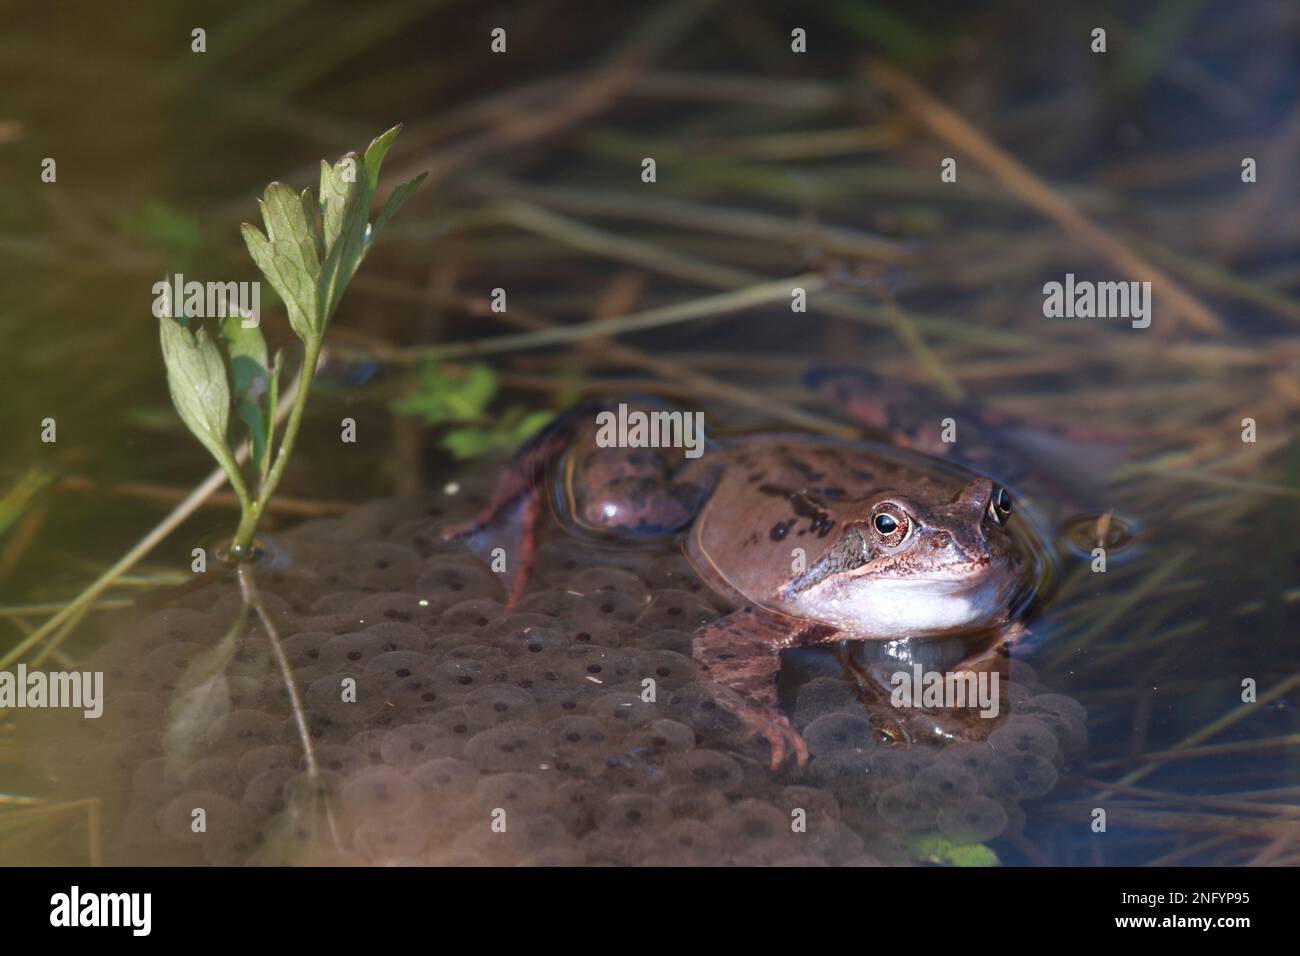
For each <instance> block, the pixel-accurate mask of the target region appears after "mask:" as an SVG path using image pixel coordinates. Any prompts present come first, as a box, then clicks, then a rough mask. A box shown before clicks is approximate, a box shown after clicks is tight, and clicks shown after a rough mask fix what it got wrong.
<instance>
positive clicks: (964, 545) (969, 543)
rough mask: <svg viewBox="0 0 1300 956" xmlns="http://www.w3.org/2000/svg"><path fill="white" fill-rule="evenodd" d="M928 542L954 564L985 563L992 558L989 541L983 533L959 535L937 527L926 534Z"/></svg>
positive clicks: (947, 560) (935, 550) (937, 552)
mask: <svg viewBox="0 0 1300 956" xmlns="http://www.w3.org/2000/svg"><path fill="white" fill-rule="evenodd" d="M926 542H927V543H928V544H929V546H930V548H931V549H932V550H933V551H934V552H935V553H936V554H938V555H940V556H941V557H942V558H944V559H945V560H946V562H950V563H953V564H984V563H986V562H988V560H989V558H990V553H989V542H988V539H987V538H986V537H985V536H984V535H983V534H979V533H975V534H962V535H957V534H954V533H953V532H951V531H947V530H943V529H936V530H932V531H930V532H929V533H928V534H927V535H926Z"/></svg>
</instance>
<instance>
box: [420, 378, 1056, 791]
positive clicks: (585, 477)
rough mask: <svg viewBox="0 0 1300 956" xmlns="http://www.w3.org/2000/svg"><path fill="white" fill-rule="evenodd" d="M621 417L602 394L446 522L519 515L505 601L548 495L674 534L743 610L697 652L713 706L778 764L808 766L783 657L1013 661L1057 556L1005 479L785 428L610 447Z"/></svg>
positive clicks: (631, 529) (590, 514)
mask: <svg viewBox="0 0 1300 956" xmlns="http://www.w3.org/2000/svg"><path fill="white" fill-rule="evenodd" d="M620 404H621V405H622V406H623V408H622V409H621V410H620V411H621V413H624V414H626V411H627V409H628V408H629V405H628V403H626V402H620ZM613 407H614V402H613V400H612V399H601V400H595V401H591V402H588V403H585V404H584V405H582V406H579V407H578V408H576V409H573V410H572V411H570V412H569V413H567V414H565V415H563V416H561V417H560V418H559V419H557V420H556V421H555V422H554V423H553V424H552V425H551V426H550V427H548V428H547V429H545V430H544V431H543V432H541V433H540V434H539V435H538V436H536V437H535V438H534V439H532V440H530V441H529V442H528V443H526V444H525V446H524V447H523V448H521V449H520V451H519V452H518V453H517V455H516V456H515V458H514V460H513V462H512V464H511V466H510V467H509V468H507V470H506V471H505V473H504V474H503V475H502V477H501V479H500V481H499V482H498V485H497V489H496V492H495V493H494V495H493V496H492V499H491V500H490V501H489V503H488V505H487V506H486V508H484V509H483V511H482V512H481V513H480V514H478V515H477V516H475V517H474V518H473V519H471V520H469V521H467V522H463V523H461V524H458V525H456V526H453V527H451V528H449V529H447V530H446V532H445V537H447V538H449V539H466V538H470V537H472V536H474V535H478V534H482V533H485V532H486V531H487V530H488V529H489V528H490V527H491V526H492V525H493V524H494V523H495V522H500V521H501V520H502V517H503V516H504V515H510V516H513V517H512V518H511V520H510V521H509V525H510V527H512V528H513V529H514V533H515V537H516V539H517V545H516V549H515V551H516V554H517V559H518V560H517V565H518V567H519V568H520V569H521V570H520V571H519V572H517V573H516V575H515V577H514V580H513V581H512V583H511V585H510V587H509V591H510V593H509V595H508V603H509V604H510V605H511V606H513V605H514V604H516V603H517V602H518V601H519V599H520V598H521V596H522V594H523V593H524V590H525V589H526V587H527V579H528V571H529V569H530V567H531V562H532V559H533V556H534V553H535V548H536V536H537V526H538V522H539V520H540V516H541V514H542V512H543V506H544V505H545V504H546V503H549V504H550V505H551V511H552V512H553V514H554V516H555V517H556V518H557V519H558V520H559V521H560V522H561V524H563V525H565V526H567V527H569V528H570V529H571V530H573V531H575V532H576V533H582V534H596V535H600V536H602V537H605V538H607V539H611V540H614V541H618V540H628V541H629V542H630V541H632V540H636V541H638V542H641V541H644V540H646V539H656V538H657V539H665V540H670V539H675V540H676V541H678V542H680V544H681V546H682V548H683V549H684V551H685V554H686V557H687V559H688V561H689V563H690V565H691V567H692V569H693V570H694V572H695V573H696V574H697V575H698V577H699V578H700V580H701V581H702V582H703V583H704V584H705V585H706V586H707V587H709V588H710V589H711V590H712V591H714V592H715V593H716V594H718V595H719V596H720V597H721V598H722V599H723V600H724V601H725V602H727V603H728V604H729V605H730V606H731V607H733V608H734V610H732V611H731V612H730V613H727V614H725V615H723V616H721V617H719V618H718V619H716V620H714V621H711V622H709V623H706V624H704V625H702V626H701V627H700V628H699V630H698V631H697V632H696V633H695V634H694V637H693V641H692V657H693V658H694V660H695V662H696V664H697V666H698V668H699V670H700V673H701V676H702V677H703V679H704V680H706V681H707V682H709V683H710V684H712V685H713V688H714V690H715V691H716V696H717V700H718V702H719V703H720V704H721V705H722V706H723V707H724V708H725V709H726V710H728V711H730V712H731V713H732V714H734V715H735V716H736V717H737V718H738V719H739V721H740V723H741V724H742V725H743V726H744V728H746V730H747V731H748V732H749V733H751V734H752V735H756V736H758V737H761V738H762V739H764V740H765V741H766V742H767V744H768V746H769V752H770V767H771V769H772V770H773V771H777V770H779V769H780V768H781V767H782V766H783V765H785V764H786V763H787V761H788V760H789V759H791V758H792V759H793V761H794V762H795V764H796V765H797V766H799V767H802V766H804V765H806V764H807V762H808V760H809V750H808V746H807V743H806V742H805V741H804V739H803V737H802V735H801V734H800V733H799V732H798V731H797V730H796V729H795V727H794V725H793V723H792V722H791V720H790V718H789V717H788V716H787V715H786V713H785V712H784V711H783V710H782V708H781V706H780V704H779V700H778V691H777V676H778V674H779V672H780V669H781V654H782V652H783V651H789V650H792V649H795V648H803V647H813V646H819V645H843V644H845V643H851V642H869V643H871V644H873V645H876V646H882V647H889V648H897V647H900V646H907V645H909V644H910V643H912V642H916V641H928V640H935V641H937V642H938V643H937V644H936V645H935V646H939V647H943V648H954V647H955V648H957V650H956V651H947V652H945V653H946V654H947V657H946V658H945V661H944V663H945V664H946V665H947V666H950V667H951V668H952V669H954V670H963V669H970V670H983V669H994V668H1005V661H1006V658H1007V657H1008V655H1009V653H1010V649H1011V647H1013V646H1014V645H1015V644H1016V642H1017V641H1018V640H1020V639H1021V638H1022V637H1023V636H1024V634H1025V633H1026V628H1025V625H1024V623H1023V619H1024V616H1025V611H1026V608H1027V602H1026V599H1025V595H1026V593H1028V592H1029V591H1030V590H1032V588H1031V587H1030V579H1031V577H1032V576H1033V575H1034V573H1035V569H1034V563H1035V558H1034V555H1041V554H1043V553H1045V552H1046V550H1047V549H1045V548H1043V547H1041V543H1042V537H1043V534H1042V531H1041V529H1040V528H1039V527H1038V526H1037V524H1036V523H1035V522H1034V521H1033V520H1032V519H1031V518H1030V517H1029V516H1027V515H1022V514H1021V513H1020V509H1018V508H1017V507H1016V505H1015V496H1014V493H1013V490H1012V489H1011V488H1009V487H1008V486H1007V485H1005V484H1003V483H1000V482H999V481H997V480H995V479H994V478H992V477H990V476H988V475H985V474H983V473H980V472H978V471H976V470H974V469H971V468H969V467H966V466H964V465H962V464H959V463H956V462H952V461H948V460H945V459H943V458H940V457H938V456H935V455H932V454H927V453H925V452H923V451H919V450H915V449H911V448H904V447H897V446H894V445H890V444H885V443H881V442H876V441H868V440H852V439H845V438H838V437H832V436H828V435H821V434H814V433H806V432H797V431H790V430H769V431H758V432H751V433H747V434H737V435H729V436H724V437H720V438H717V437H712V436H710V437H709V438H708V439H707V441H706V442H705V443H704V448H703V450H702V453H698V452H697V454H698V457H691V456H690V455H689V453H688V452H687V451H685V450H684V449H682V448H672V447H618V446H616V445H615V446H610V445H609V443H608V442H600V441H598V438H599V437H600V436H599V434H598V427H597V422H598V421H599V419H600V416H601V415H603V414H607V413H609V411H610V409H611V408H613ZM630 407H631V408H632V410H633V411H640V412H643V413H644V414H646V415H652V414H655V413H663V414H666V415H670V414H671V411H670V409H671V407H672V406H671V405H670V404H669V403H667V402H665V401H661V400H659V399H656V398H649V399H645V398H642V399H639V400H637V401H635V402H634V403H633V404H632V405H631V406H630ZM918 659H919V658H918Z"/></svg>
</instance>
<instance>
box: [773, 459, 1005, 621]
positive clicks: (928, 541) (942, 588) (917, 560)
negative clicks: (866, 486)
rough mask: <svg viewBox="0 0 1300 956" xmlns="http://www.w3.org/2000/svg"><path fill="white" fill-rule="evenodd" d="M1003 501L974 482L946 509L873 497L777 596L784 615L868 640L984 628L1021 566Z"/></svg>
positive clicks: (1001, 492)
mask: <svg viewBox="0 0 1300 956" xmlns="http://www.w3.org/2000/svg"><path fill="white" fill-rule="evenodd" d="M1011 511H1012V503H1011V496H1010V494H1009V493H1008V492H1007V490H1006V489H1005V488H1002V487H1000V486H995V485H994V484H993V482H992V481H990V480H989V479H988V478H983V477H981V478H973V479H971V480H970V481H969V482H967V483H966V484H965V485H963V486H962V487H961V489H960V490H959V491H958V492H957V494H956V495H955V496H954V497H953V498H952V499H951V500H943V499H939V500H933V501H923V500H919V499H917V498H915V497H909V496H907V495H904V494H901V493H893V492H882V493H880V494H878V495H875V496H873V497H872V498H871V499H870V500H869V501H864V502H862V503H861V504H860V506H858V507H856V508H855V510H854V513H852V514H849V515H845V518H846V520H845V521H844V523H843V524H842V528H843V530H842V532H841V534H840V537H839V539H838V540H837V541H836V542H835V543H834V544H832V545H831V547H830V548H828V549H827V550H826V551H825V552H824V553H823V554H822V556H821V557H820V558H819V559H818V560H817V561H816V562H815V563H814V564H813V565H812V566H811V567H809V568H808V569H807V570H806V571H804V572H803V573H802V574H800V575H798V576H797V577H796V578H794V579H793V580H792V581H790V582H789V583H788V584H787V585H785V586H784V587H783V588H782V589H781V590H780V592H779V593H778V594H777V596H776V597H777V599H778V600H779V601H780V602H782V603H784V604H785V605H786V606H787V607H790V608H791V610H793V611H796V612H799V613H804V614H810V615H815V616H816V617H818V618H820V619H822V620H827V621H833V622H836V623H838V624H840V625H841V626H842V627H844V628H846V629H849V630H860V631H864V632H869V633H872V634H874V635H877V636H882V637H886V636H888V637H892V636H899V637H903V636H911V635H916V634H925V633H938V632H943V631H950V630H958V629H962V628H970V627H978V626H980V625H983V624H987V623H991V622H992V621H994V620H995V619H997V618H998V617H999V616H1000V615H1001V614H1002V613H1003V612H1005V610H1006V606H1007V603H1008V601H1009V599H1010V595H1011V594H1012V593H1013V591H1014V590H1015V586H1016V584H1017V583H1018V581H1019V579H1020V576H1021V573H1022V568H1023V565H1024V562H1023V560H1022V557H1021V555H1020V553H1019V551H1018V549H1017V548H1016V546H1015V544H1014V542H1013V540H1012V538H1011V535H1010V534H1009V532H1008V530H1007V528H1006V522H1007V521H1008V520H1009V519H1010V517H1011Z"/></svg>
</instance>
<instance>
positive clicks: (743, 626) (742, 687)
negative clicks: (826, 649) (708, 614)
mask: <svg viewBox="0 0 1300 956" xmlns="http://www.w3.org/2000/svg"><path fill="white" fill-rule="evenodd" d="M834 633H835V631H834V630H833V629H832V628H828V627H825V626H823V625H810V624H808V623H807V622H804V621H796V620H792V619H789V618H783V617H778V616H777V615H774V614H766V613H763V612H761V611H758V610H756V609H753V608H745V609H743V610H740V611H736V612H735V613H733V614H729V615H727V616H726V617H724V618H722V619H720V620H718V621H715V622H713V623H712V624H708V625H705V626H704V627H703V628H701V629H700V631H699V632H697V633H696V635H695V640H694V643H693V645H692V654H693V656H694V658H695V660H696V662H697V663H699V665H700V668H701V670H702V672H703V673H704V674H705V676H706V678H707V679H708V680H711V681H713V682H715V683H717V684H720V685H722V687H723V688H725V692H724V693H721V694H719V695H718V703H719V704H721V705H722V706H723V707H725V708H726V709H727V710H729V711H730V712H731V713H733V714H735V716H736V717H737V718H738V719H739V720H740V722H741V723H742V724H744V726H745V727H746V728H747V729H748V730H750V731H751V733H753V734H757V735H759V736H761V737H763V738H764V739H765V740H766V741H767V742H768V744H769V745H770V746H771V748H772V764H771V766H772V769H773V770H778V769H780V767H781V764H782V763H783V762H784V761H785V758H786V756H787V755H788V754H791V753H793V754H794V758H795V762H796V763H797V764H798V765H799V766H801V767H802V766H803V765H804V764H806V763H807V762H808V746H807V744H805V743H804V740H803V737H801V736H800V735H799V732H798V731H796V730H795V729H794V726H793V725H792V724H791V723H790V720H789V718H787V717H786V716H785V715H784V714H783V713H781V710H780V708H779V707H778V706H777V696H776V675H777V672H778V671H780V669H781V651H782V650H784V649H785V648H789V647H799V646H802V645H806V644H816V643H821V642H823V641H827V640H831V639H832V635H833V634H834Z"/></svg>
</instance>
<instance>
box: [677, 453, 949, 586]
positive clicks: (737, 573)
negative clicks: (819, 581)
mask: <svg viewBox="0 0 1300 956" xmlns="http://www.w3.org/2000/svg"><path fill="white" fill-rule="evenodd" d="M715 453H716V454H720V455H722V456H725V461H724V467H723V471H722V474H721V476H720V478H719V480H718V484H717V486H716V487H715V488H714V490H713V493H712V494H711V495H710V497H709V500H708V501H707V503H706V504H705V505H704V507H703V508H702V509H701V511H700V513H699V515H698V517H697V518H696V520H695V522H694V525H693V527H692V528H691V533H690V536H689V539H688V542H687V553H688V555H689V556H690V558H691V561H692V563H693V564H694V565H695V567H696V570H697V571H698V572H699V573H700V574H701V575H702V576H703V577H704V578H705V579H706V580H707V581H708V582H709V583H710V585H712V586H713V587H715V588H716V589H718V590H720V591H723V592H724V593H727V592H730V593H731V594H732V595H733V596H736V595H739V596H740V597H742V598H744V599H747V600H750V601H753V602H755V603H757V604H760V605H762V606H764V607H768V608H770V609H773V610H780V609H781V608H780V604H779V602H776V601H774V600H773V597H774V595H775V594H776V592H777V591H778V590H779V589H780V588H781V587H783V586H784V585H785V584H786V583H787V582H788V581H789V580H790V578H791V576H792V574H793V573H797V572H796V571H795V569H794V564H795V561H796V551H795V549H802V551H803V556H802V562H803V566H804V567H808V566H811V565H813V564H814V563H816V562H817V560H818V559H820V558H821V557H822V555H823V554H824V553H825V552H826V550H827V549H828V548H829V547H831V546H832V545H833V544H834V543H835V540H836V538H837V536H838V534H839V532H840V530H841V529H842V527H843V524H844V523H845V522H846V521H850V520H855V519H860V518H862V517H863V516H864V513H865V512H866V511H867V510H869V509H870V507H871V504H872V503H873V502H874V501H876V500H877V499H878V498H879V497H880V496H881V495H882V494H885V493H889V492H905V493H906V494H908V495H910V496H912V497H922V498H933V499H935V500H938V499H943V500H945V501H946V500H951V498H952V497H953V495H955V494H956V493H957V491H958V490H960V488H961V486H962V484H963V481H964V479H963V478H962V477H961V474H960V473H961V472H962V471H963V470H962V469H954V468H951V467H949V466H947V465H945V464H943V463H940V462H937V461H935V460H934V459H930V458H928V457H926V456H920V455H915V454H912V453H909V452H904V451H900V450H898V449H894V448H890V447H888V446H883V445H873V444H868V443H850V442H841V441H836V440H832V439H824V438H817V437H811V436H801V435H785V434H782V435H773V436H755V437H752V438H744V439H739V440H737V441H735V442H733V443H731V444H729V445H728V446H726V447H724V448H722V449H720V450H718V451H717V452H715Z"/></svg>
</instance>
